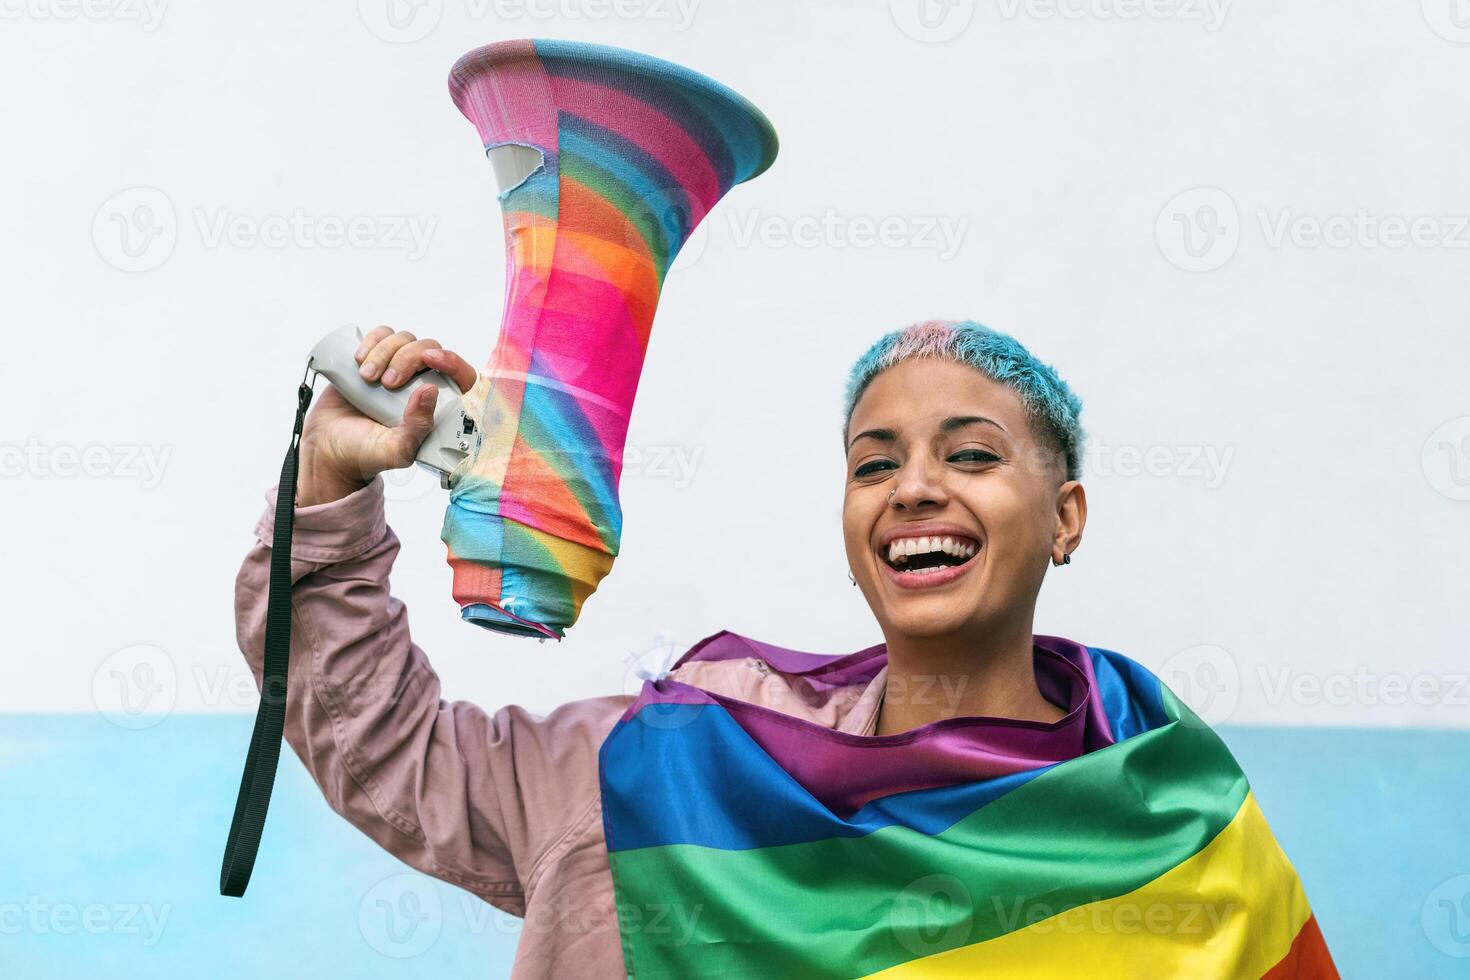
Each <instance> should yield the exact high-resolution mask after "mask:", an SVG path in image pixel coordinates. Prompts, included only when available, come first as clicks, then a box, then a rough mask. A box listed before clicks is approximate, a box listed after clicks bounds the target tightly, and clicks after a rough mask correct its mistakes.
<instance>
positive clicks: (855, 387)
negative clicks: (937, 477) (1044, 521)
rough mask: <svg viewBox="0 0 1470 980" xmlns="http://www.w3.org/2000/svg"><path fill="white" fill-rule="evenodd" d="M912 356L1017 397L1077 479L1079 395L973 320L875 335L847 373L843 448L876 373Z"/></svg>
mask: <svg viewBox="0 0 1470 980" xmlns="http://www.w3.org/2000/svg"><path fill="white" fill-rule="evenodd" d="M915 357H939V358H944V359H946V360H950V361H954V362H956V363H959V364H968V365H969V366H970V367H972V368H974V369H975V370H977V371H979V372H980V373H981V374H984V375H985V376H986V377H988V378H990V379H991V380H992V381H997V382H999V383H1000V384H1003V385H1006V386H1008V387H1010V388H1011V389H1012V390H1014V391H1015V392H1016V394H1018V395H1019V396H1020V397H1021V403H1022V404H1023V405H1024V406H1025V408H1026V416H1027V418H1028V420H1029V421H1030V423H1031V429H1032V432H1033V433H1034V434H1035V435H1036V436H1037V437H1038V439H1039V440H1040V441H1041V442H1043V443H1045V444H1046V445H1047V446H1048V447H1049V448H1051V449H1052V450H1054V451H1055V452H1057V453H1059V454H1061V455H1062V456H1063V457H1064V458H1065V459H1066V461H1067V479H1068V480H1076V479H1079V476H1080V473H1081V471H1082V445H1083V442H1084V441H1085V439H1086V437H1087V436H1086V432H1085V431H1084V430H1083V428H1082V423H1081V422H1080V421H1079V418H1080V416H1081V414H1082V399H1081V398H1078V397H1077V395H1076V394H1074V393H1073V391H1072V389H1071V388H1069V387H1068V386H1067V383H1066V382H1065V381H1063V380H1062V379H1061V378H1060V377H1059V376H1058V375H1057V373H1056V371H1055V370H1054V369H1053V368H1052V367H1051V365H1049V364H1045V363H1043V362H1041V361H1039V360H1037V359H1036V358H1035V357H1034V356H1032V354H1031V352H1030V351H1028V350H1027V349H1026V348H1025V347H1024V346H1023V345H1022V344H1021V342H1020V341H1018V340H1016V338H1014V337H1012V336H1010V335H1009V334H1004V333H1001V332H1000V331H998V330H992V329H990V328H989V327H986V326H982V325H981V324H978V323H976V322H975V321H974V320H926V321H925V322H923V323H915V324H913V325H911V326H908V327H904V328H902V329H901V330H894V331H892V332H890V333H886V334H884V335H883V336H882V337H880V338H878V340H877V342H876V343H874V344H873V346H871V347H869V348H868V350H867V352H866V353H865V354H863V356H862V357H860V358H858V361H857V363H856V364H854V365H853V366H852V371H851V372H850V373H849V374H848V378H847V390H846V392H845V394H844V397H843V401H844V406H843V413H842V446H843V449H844V450H845V449H846V448H847V430H848V426H849V425H851V423H852V412H853V409H854V408H855V407H857V402H858V399H859V398H861V397H862V395H863V392H864V391H866V390H867V389H868V385H869V384H871V383H872V381H873V379H874V378H876V377H877V376H878V375H879V374H880V373H882V372H883V371H885V370H887V369H888V368H891V367H893V366H894V365H895V364H901V363H902V362H904V361H907V360H910V359H911V358H915Z"/></svg>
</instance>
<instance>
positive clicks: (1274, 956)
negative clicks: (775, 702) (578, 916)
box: [600, 631, 1337, 980]
mask: <svg viewBox="0 0 1470 980" xmlns="http://www.w3.org/2000/svg"><path fill="white" fill-rule="evenodd" d="M1035 644H1036V671H1037V678H1038V682H1039V684H1040V686H1041V688H1042V691H1043V693H1044V694H1045V695H1046V696H1047V697H1048V699H1050V700H1052V701H1053V702H1054V703H1056V704H1058V705H1060V706H1062V707H1064V708H1065V709H1066V711H1067V714H1066V717H1065V718H1063V719H1062V720H1061V721H1059V722H1057V723H1055V724H1052V725H1047V724H1040V723H1028V722H1016V721H1008V720H1004V719H983V718H951V719H946V720H944V721H940V722H937V723H934V724H931V725H926V726H924V727H922V728H919V729H916V730H914V731H910V732H904V733H900V734H897V735H889V736H882V737H877V736H864V735H856V734H850V733H848V732H844V731H837V730H834V729H831V728H827V727H824V726H823V725H820V724H816V723H813V722H809V721H806V720H804V719H803V718H800V717H796V716H795V715H794V714H793V713H790V712H785V711H779V710H775V709H773V708H771V707H765V706H762V705H757V704H753V703H750V702H748V701H745V700H741V699H738V698H735V697H730V696H727V695H726V694H722V693H719V692H715V691H708V690H703V689H701V688H698V687H693V686H691V685H689V684H685V683H681V682H679V681H675V680H673V679H672V678H668V677H665V678H663V679H661V680H657V681H648V682H645V684H644V687H643V690H642V692H641V693H640V695H639V697H638V698H637V699H636V700H635V701H634V703H633V704H632V705H630V706H629V708H628V710H627V712H626V713H625V714H624V715H623V716H622V718H621V719H620V720H619V722H618V723H617V725H616V726H615V727H614V728H613V730H612V732H611V733H610V734H609V735H608V737H607V739H606V741H605V742H604V743H603V746H602V749H601V755H600V770H601V775H600V780H601V787H602V803H603V821H604V829H605V832H606V837H607V846H608V852H609V858H610V861H611V867H612V874H613V882H614V889H615V893H616V897H617V905H618V915H619V928H620V932H621V935H622V941H623V950H624V956H625V960H626V964H627V969H628V975H629V976H630V977H633V978H635V980H652V978H663V977H677V978H687V977H695V976H712V977H723V978H737V977H844V978H846V977H883V978H892V980H898V978H907V977H924V978H931V977H944V978H949V977H954V978H960V977H964V978H972V977H1007V978H1010V977H1037V978H1048V980H1051V978H1056V977H1067V976H1086V977H1089V978H1099V980H1108V978H1130V980H1133V978H1150V980H1152V978H1246V977H1249V978H1256V977H1268V978H1271V980H1279V978H1285V977H1299V978H1308V977H1311V978H1317V977H1336V976H1337V972H1336V969H1335V968H1334V966H1333V963H1332V958H1331V956H1330V954H1329V953H1328V950H1327V947H1326V944H1325V943H1324V941H1323V938H1322V934H1321V932H1320V931H1319V929H1318V927H1317V923H1316V920H1315V919H1314V917H1313V915H1312V910H1311V907H1310V905H1309V904H1308V902H1307V898H1306V895H1305V894H1304V892H1303V890H1302V885H1301V882H1300V881H1299V880H1298V878H1297V875H1296V872H1295V870H1294V869H1293V868H1292V866H1291V863H1290V862H1289V861H1288V860H1287V858H1286V856H1285V854H1283V853H1282V850H1281V848H1280V846H1279V845H1278V844H1277V842H1276V839H1275V838H1274V836H1273V835H1272V833H1271V830H1270V828H1269V827H1268V826H1267V823H1266V819H1265V817H1264V816H1263V815H1262V813H1261V808H1260V806H1259V805H1258V803H1257V801H1256V798H1255V796H1254V795H1252V793H1251V790H1250V786H1249V784H1248V783H1247V781H1246V778H1245V776H1244V774H1242V772H1241V771H1240V768H1239V767H1238V766H1237V765H1236V763H1235V760H1234V758H1233V757H1232V756H1231V754H1230V752H1229V750H1228V749H1227V748H1226V747H1225V745H1224V743H1223V742H1221V741H1220V739H1219V737H1218V736H1217V735H1216V734H1215V733H1214V732H1213V731H1211V730H1210V728H1209V727H1208V726H1207V725H1206V724H1204V723H1203V722H1202V721H1200V719H1199V718H1198V716H1196V715H1195V714H1194V713H1193V712H1191V711H1190V710H1189V708H1188V707H1187V706H1186V705H1185V704H1183V703H1182V702H1181V701H1180V700H1179V699H1178V698H1177V697H1176V696H1175V695H1174V694H1173V693H1172V692H1171V691H1170V690H1169V689H1168V688H1167V687H1166V686H1165V685H1163V684H1162V683H1161V682H1160V681H1159V679H1158V678H1157V677H1155V676H1154V675H1153V674H1151V673H1150V672H1149V671H1147V670H1146V669H1144V668H1143V667H1141V666H1140V665H1138V664H1137V663H1135V662H1133V661H1132V660H1130V659H1128V658H1127V657H1125V656H1123V655H1121V654H1118V653H1115V652H1113V651H1110V650H1103V649H1099V648H1096V647H1087V646H1083V645H1081V644H1077V643H1074V642H1072V641H1069V640H1065V639H1062V638H1060V637H1054V636H1040V635H1038V636H1037V637H1036V638H1035ZM735 659H749V660H750V661H751V666H752V667H753V668H755V670H756V671H757V672H763V673H766V674H768V676H767V677H766V679H765V680H764V682H763V683H765V684H767V685H769V683H771V682H770V680H769V675H774V676H775V677H777V678H779V679H780V680H781V682H782V683H784V684H785V685H786V687H785V688H782V687H778V688H777V690H787V689H789V691H790V696H791V697H792V698H793V699H794V700H793V703H795V699H800V700H801V701H802V702H804V703H805V704H807V705H816V704H818V703H820V702H823V701H825V700H827V699H830V698H833V697H836V696H838V695H839V694H842V693H843V692H846V693H847V694H848V695H851V694H852V693H853V692H852V690H851V689H852V688H853V687H854V686H855V685H859V686H866V685H867V683H868V682H869V681H871V680H872V679H873V678H874V677H875V676H876V675H877V673H878V672H879V670H881V669H882V667H883V666H884V664H885V663H886V652H885V650H884V647H883V646H882V645H878V646H874V647H870V648H868V649H866V650H861V651H858V652H857V653H853V654H850V655H847V656H842V657H824V656H817V655H814V654H808V653H800V652H797V651H791V650H784V649H782V648H779V647H774V646H771V645H769V644H763V643H759V642H757V641H754V640H750V639H749V638H746V637H743V636H739V635H738V634H734V633H730V632H729V631H724V632H721V633H717V634H715V635H713V636H711V637H708V638H706V639H704V640H702V641H700V643H698V644H696V645H695V646H694V647H693V648H692V649H691V650H690V651H689V652H688V653H686V654H685V655H684V657H682V658H681V659H680V660H679V661H678V663H677V664H676V665H675V668H676V669H677V667H678V666H679V665H682V664H684V663H686V662H689V661H691V660H735ZM762 664H763V665H764V666H762ZM752 676H755V674H754V673H753V674H752ZM763 690H765V691H767V692H769V690H770V688H769V687H766V688H763Z"/></svg>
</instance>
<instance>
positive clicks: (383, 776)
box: [235, 479, 887, 980]
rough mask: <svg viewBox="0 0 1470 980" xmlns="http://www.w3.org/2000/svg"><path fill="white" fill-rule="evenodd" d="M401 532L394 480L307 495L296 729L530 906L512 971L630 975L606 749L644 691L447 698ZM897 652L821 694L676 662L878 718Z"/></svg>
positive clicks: (362, 806)
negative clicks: (398, 584)
mask: <svg viewBox="0 0 1470 980" xmlns="http://www.w3.org/2000/svg"><path fill="white" fill-rule="evenodd" d="M275 495H276V493H275V488H274V487H272V488H271V489H270V490H268V491H267V492H266V500H267V504H266V507H265V512H264V514H263V515H262V516H261V518H260V521H259V523H258V524H257V525H256V527H255V534H256V538H257V541H256V543H255V544H254V545H252V546H251V548H250V551H249V553H248V554H247V555H246V556H245V561H244V563H243V564H242V565H241V567H240V572H239V575H238V576H237V578H236V586H235V622H236V635H237V637H238V640H239V644H240V650H241V652H243V653H244V655H245V660H246V662H247V663H249V665H250V669H251V671H252V672H253V673H254V675H255V680H256V686H257V687H259V686H260V684H261V673H262V669H263V668H262V663H263V658H264V646H265V612H266V593H267V590H266V583H267V581H268V579H269V576H270V551H271V534H272V529H273V526H274V515H275ZM397 554H398V538H397V537H396V536H395V535H394V533H393V531H392V529H390V528H389V527H388V524H387V520H386V518H385V516H384V511H383V481H382V480H381V479H374V481H373V482H372V483H371V484H370V485H369V486H367V487H365V488H364V489H362V490H358V491H357V492H355V493H353V494H351V495H349V496H347V497H344V498H342V499H340V500H335V501H332V502H330V503H325V504H317V505H314V506H310V507H302V508H298V509H297V511H296V527H295V537H294V541H293V545H292V550H291V557H292V562H291V578H292V582H293V590H292V635H291V676H290V694H289V698H288V702H287V709H286V741H287V742H288V743H289V744H290V746H291V748H292V749H294V750H295V752H296V755H297V756H298V757H299V758H300V759H301V762H302V764H303V765H305V766H306V769H307V771H308V772H309V773H311V776H312V778H313V779H314V780H316V783H317V785H318V786H320V787H321V790H322V793H323V795H324V796H325V797H326V799H327V803H328V804H329V805H330V806H331V807H332V809H333V810H335V811H336V812H337V813H339V814H341V815H342V816H343V817H345V818H346V819H347V820H348V822H350V823H351V824H353V826H355V827H357V829H359V830H361V831H362V832H363V833H365V834H367V835H368V836H369V837H371V838H372V839H373V840H375V841H377V842H378V843H379V844H380V845H382V846H383V847H384V848H386V849H387V850H388V851H389V852H390V853H392V854H394V855H395V856H397V857H398V858H399V859H401V860H402V861H404V862H405V863H407V864H408V865H410V866H412V867H414V868H417V869H418V870H420V871H422V872H424V873H425V874H429V875H433V876H434V877H436V878H440V879H442V880H444V881H447V882H450V883H452V884H455V885H458V886H460V887H461V888H464V889H466V890H467V891H469V892H471V893H473V894H475V895H478V896H479V897H480V898H482V899H484V900H485V901H487V902H489V903H490V904H491V905H494V906H496V907H497V908H500V909H504V910H505V911H507V912H510V913H512V914H514V915H518V916H522V917H524V920H525V922H524V926H523V928H522V931H521V940H520V946H519V948H518V950H517V952H516V959H515V966H514V968H513V970H512V974H511V975H512V977H513V978H532V977H556V978H581V977H588V978H599V980H600V978H606V977H622V976H625V975H626V971H625V969H624V965H623V954H622V946H621V942H620V939H619V936H618V928H617V921H616V918H615V916H614V905H613V885H612V875H611V873H610V871H609V868H608V856H607V845H606V843H605V841H604V839H603V824H602V811H601V800H600V799H599V791H598V772H597V752H598V749H599V747H600V746H601V744H602V741H603V739H604V738H605V737H606V736H607V734H608V732H610V731H611V730H612V727H613V725H614V724H615V723H616V721H617V720H618V718H619V716H621V715H622V713H623V711H624V710H625V709H626V708H627V707H628V705H629V704H630V703H631V702H632V700H633V698H632V696H631V695H625V694H618V695H610V696H607V697H599V698H589V699H587V700H583V701H573V702H570V703H568V704H564V705H562V706H561V707H559V708H557V709H556V710H554V711H552V712H551V713H550V714H548V715H546V716H545V717H542V716H539V715H535V714H532V713H531V712H529V711H526V710H525V709H524V708H521V707H519V706H518V705H514V704H511V705H507V706H505V707H503V708H500V709H499V710H497V711H494V712H487V711H485V710H484V709H482V708H480V707H479V706H478V705H476V704H473V703H472V702H469V701H446V700H443V699H442V698H441V696H440V691H439V677H438V675H437V674H436V673H435V672H434V668H433V667H432V666H431V665H430V664H429V660H428V657H427V656H426V655H425V654H424V651H423V650H421V649H420V648H419V647H418V646H417V645H416V644H415V643H414V642H413V641H412V639H411V638H410V636H409V629H408V611H407V609H406V608H405V607H404V605H403V603H402V602H400V601H399V600H397V599H395V598H393V596H392V594H391V593H390V592H389V591H388V573H389V571H390V569H391V568H392V566H393V559H394V557H395V556H397ZM886 674H887V669H886V668H885V669H884V670H882V671H880V672H879V673H878V674H877V675H876V676H875V677H874V678H873V679H872V681H870V682H869V683H868V684H867V685H866V686H857V687H854V688H852V689H850V690H849V691H845V692H843V696H838V697H834V698H832V699H830V700H826V701H823V702H822V703H821V704H818V705H813V704H811V703H809V701H810V700H811V699H806V698H802V697H800V696H797V695H793V693H792V691H791V689H790V688H789V687H788V686H786V684H785V682H784V681H783V680H782V678H781V675H780V674H778V673H776V672H775V671H770V670H768V669H767V668H766V665H765V663H764V662H763V661H762V660H760V659H759V658H758V657H757V656H756V655H755V653H754V651H752V656H751V657H749V658H745V659H738V658H737V659H733V660H719V661H711V662H703V661H691V662H688V663H686V664H683V665H681V666H680V667H679V668H677V669H676V670H675V671H674V672H673V673H672V675H671V676H672V677H674V678H675V679H677V680H681V681H684V682H685V683H688V684H693V685H695V686H698V687H702V688H705V689H706V690H712V691H716V692H718V693H722V694H727V695H729V696H732V697H738V698H740V699H741V700H744V701H749V702H752V703H756V704H764V705H767V706H770V707H773V708H777V709H778V710H780V711H783V712H786V713H787V714H793V715H797V716H799V717H802V718H805V719H807V720H809V721H812V722H814V723H817V724H821V725H824V726H826V727H830V728H834V729H837V730H839V731H845V732H848V733H850V734H854V735H871V734H873V731H874V723H875V721H876V717H877V707H878V700H879V696H880V695H881V693H882V691H883V688H884V681H885V676H886Z"/></svg>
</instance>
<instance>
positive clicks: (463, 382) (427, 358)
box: [424, 347, 480, 391]
mask: <svg viewBox="0 0 1470 980" xmlns="http://www.w3.org/2000/svg"><path fill="white" fill-rule="evenodd" d="M424 363H425V364H427V365H429V367H431V368H433V369H434V370H435V371H438V372H439V373H440V374H442V375H444V376H445V377H446V378H448V379H449V380H450V381H453V382H454V383H455V384H457V385H459V390H460V391H469V390H470V389H471V388H473V387H474V386H475V382H476V381H477V380H478V379H479V377H480V376H479V374H478V373H477V372H476V371H475V369H474V368H473V367H471V366H470V364H469V362H468V361H466V360H465V359H464V358H462V357H460V356H459V355H458V354H456V353H455V352H454V351H452V350H445V349H444V348H442V347H439V348H435V349H434V350H426V351H424Z"/></svg>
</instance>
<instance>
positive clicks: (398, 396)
mask: <svg viewBox="0 0 1470 980" xmlns="http://www.w3.org/2000/svg"><path fill="white" fill-rule="evenodd" d="M361 345H362V330H360V329H359V328H358V327H357V325H356V324H350V323H349V324H348V325H346V326H344V327H338V328H337V329H336V330H333V331H332V332H331V333H329V334H327V335H326V336H325V337H323V338H322V339H321V341H320V342H319V343H318V344H317V345H316V346H315V347H313V348H312V349H311V361H310V366H311V370H313V371H315V372H317V373H318V374H320V375H321V376H322V377H324V378H326V379H327V380H328V381H330V382H331V383H332V387H334V388H336V389H337V390H338V391H339V392H341V393H342V397H344V398H346V399H347V400H348V401H349V402H351V403H352V406H353V407H354V408H356V409H357V410H358V411H359V412H361V413H362V414H364V415H366V416H367V417H368V418H370V419H372V420H373V421H374V422H378V423H380V424H382V425H388V426H393V425H397V424H398V423H399V422H402V421H403V412H404V409H406V408H407V407H408V399H409V398H410V397H411V396H412V395H413V393H414V392H415V391H417V390H418V389H419V388H420V387H421V386H423V385H426V384H432V385H434V386H436V387H438V388H441V389H448V390H447V391H440V392H439V400H438V401H437V402H435V403H434V427H433V429H432V430H431V431H430V432H429V434H428V435H427V436H426V437H425V438H424V441H423V443H422V444H421V445H420V446H419V449H418V453H417V454H416V456H415V462H417V463H418V464H419V465H420V466H423V467H425V468H426V469H429V470H432V471H433V472H435V473H437V474H439V482H440V485H442V486H446V487H447V486H449V474H450V473H452V472H453V471H454V468H455V467H456V466H458V465H459V464H460V462H461V461H462V460H463V459H464V458H465V456H467V455H468V454H469V451H470V448H471V446H472V445H473V444H474V431H475V423H474V420H473V419H470V418H469V417H468V416H466V415H465V414H464V405H463V403H462V402H461V401H460V395H462V394H463V392H461V391H460V390H459V386H458V385H456V384H455V383H454V382H453V381H451V380H450V379H449V378H447V377H445V376H444V375H442V374H440V373H439V372H438V371H430V370H427V369H426V370H423V371H420V372H419V373H418V374H416V375H414V377H413V380H411V381H410V382H409V383H408V384H406V385H404V386H403V387H402V388H398V389H396V390H391V391H390V390H389V389H387V388H384V387H383V386H382V385H381V384H379V383H377V382H375V381H365V380H364V379H363V377H362V375H360V374H358V367H359V365H358V363H357V361H355V360H353V357H352V355H353V354H354V353H356V352H357V348H358V347H359V346H361Z"/></svg>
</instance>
